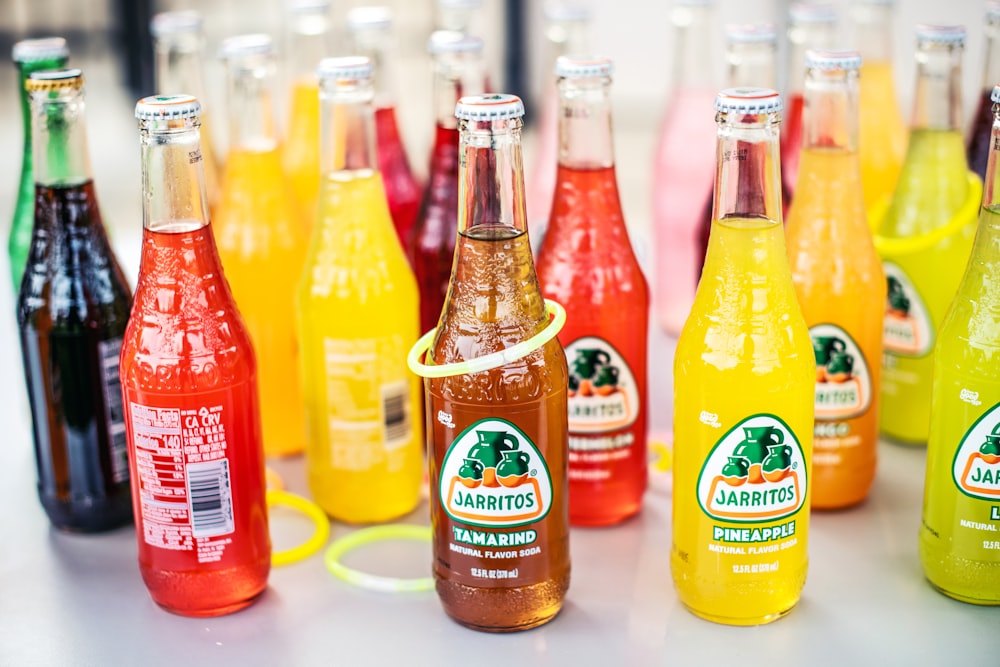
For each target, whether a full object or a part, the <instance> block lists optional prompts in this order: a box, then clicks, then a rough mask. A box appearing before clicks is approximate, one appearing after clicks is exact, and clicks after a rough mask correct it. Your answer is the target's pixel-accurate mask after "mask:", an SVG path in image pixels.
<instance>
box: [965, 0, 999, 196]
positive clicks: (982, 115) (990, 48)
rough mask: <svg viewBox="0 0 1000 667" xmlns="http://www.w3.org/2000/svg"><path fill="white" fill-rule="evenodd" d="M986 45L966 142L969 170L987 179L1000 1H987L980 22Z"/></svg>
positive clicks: (997, 74) (997, 55)
mask: <svg viewBox="0 0 1000 667" xmlns="http://www.w3.org/2000/svg"><path fill="white" fill-rule="evenodd" d="M983 34H984V35H985V37H986V46H985V48H984V49H983V83H982V86H983V88H982V93H981V95H980V97H979V103H978V105H977V106H976V112H975V115H974V116H973V117H972V125H971V127H970V128H969V136H968V140H967V143H966V153H967V154H968V157H969V169H971V170H972V171H974V172H976V174H977V175H978V176H979V178H981V179H984V180H985V178H986V162H987V158H988V157H989V154H990V136H991V134H992V132H993V100H992V99H991V96H992V94H993V86H994V84H996V83H997V82H998V81H1000V43H998V38H1000V2H988V3H986V20H985V22H984V24H983Z"/></svg>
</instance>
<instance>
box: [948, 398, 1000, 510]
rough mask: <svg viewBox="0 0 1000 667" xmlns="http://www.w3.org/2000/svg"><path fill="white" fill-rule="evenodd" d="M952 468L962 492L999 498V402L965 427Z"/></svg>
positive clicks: (994, 498)
mask: <svg viewBox="0 0 1000 667" xmlns="http://www.w3.org/2000/svg"><path fill="white" fill-rule="evenodd" d="M951 470H952V475H953V477H954V479H955V484H956V485H957V486H958V488H959V489H960V490H961V491H962V493H964V494H965V495H967V496H972V497H973V498H982V499H983V500H992V501H997V500H1000V403H998V404H996V405H994V406H993V407H992V408H990V409H989V410H988V411H987V412H986V413H985V414H983V416H981V417H980V418H979V419H978V420H976V423H975V424H973V425H972V426H971V427H970V428H969V430H968V431H966V433H965V436H964V437H963V438H962V442H961V443H960V444H959V446H958V451H957V452H955V460H954V462H953V463H952V467H951Z"/></svg>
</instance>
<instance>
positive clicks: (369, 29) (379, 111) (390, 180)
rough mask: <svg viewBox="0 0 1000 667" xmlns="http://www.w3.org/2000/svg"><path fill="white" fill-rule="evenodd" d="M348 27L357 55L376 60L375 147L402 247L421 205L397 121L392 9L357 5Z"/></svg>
mask: <svg viewBox="0 0 1000 667" xmlns="http://www.w3.org/2000/svg"><path fill="white" fill-rule="evenodd" d="M347 30H348V31H349V32H350V34H351V37H352V38H353V40H354V52H355V54H356V55H362V56H368V57H369V58H370V59H371V61H372V62H373V63H375V142H376V147H375V150H376V152H377V158H378V169H379V171H380V172H381V173H382V181H383V183H384V185H385V196H386V199H388V200H389V214H390V215H391V216H392V224H393V225H394V226H395V227H396V235H397V236H398V237H399V242H400V243H401V244H402V245H403V249H404V250H408V249H409V246H408V245H407V242H408V241H410V240H412V238H413V225H414V224H415V223H416V221H417V210H418V209H419V208H420V196H421V188H420V183H418V182H417V179H416V177H415V176H414V175H413V171H412V170H411V169H410V161H409V160H408V159H407V157H406V148H405V147H404V146H403V140H402V138H401V137H400V135H399V126H398V125H397V123H396V100H395V95H394V91H395V87H394V86H395V82H394V79H393V74H394V63H393V58H394V57H395V53H393V52H392V50H391V49H390V45H391V42H392V40H391V38H392V12H391V11H390V10H389V9H388V8H387V7H356V8H355V9H352V10H351V11H349V12H348V13H347Z"/></svg>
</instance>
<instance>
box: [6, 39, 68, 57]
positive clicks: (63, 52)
mask: <svg viewBox="0 0 1000 667" xmlns="http://www.w3.org/2000/svg"><path fill="white" fill-rule="evenodd" d="M11 56H12V57H13V59H14V62H16V63H31V62H35V61H36V60H48V59H49V58H68V57H69V48H68V47H67V46H66V40H65V39H63V38H62V37H43V38H41V39H24V40H21V41H20V42H18V43H17V44H15V45H14V48H13V49H12V50H11Z"/></svg>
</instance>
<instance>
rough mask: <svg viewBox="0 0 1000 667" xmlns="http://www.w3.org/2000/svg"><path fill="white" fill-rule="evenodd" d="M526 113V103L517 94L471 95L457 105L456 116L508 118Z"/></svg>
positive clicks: (476, 118) (471, 118) (487, 118)
mask: <svg viewBox="0 0 1000 667" xmlns="http://www.w3.org/2000/svg"><path fill="white" fill-rule="evenodd" d="M523 115H524V103H523V102H522V101H521V98H520V97H518V96H517V95H508V94H506V93H497V94H494V95H470V96H468V97H463V98H462V99H460V100H459V101H458V104H456V105H455V118H458V119H460V120H506V119H509V118H520V117H521V116H523Z"/></svg>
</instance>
